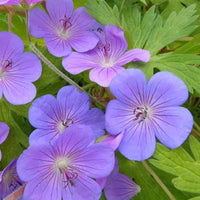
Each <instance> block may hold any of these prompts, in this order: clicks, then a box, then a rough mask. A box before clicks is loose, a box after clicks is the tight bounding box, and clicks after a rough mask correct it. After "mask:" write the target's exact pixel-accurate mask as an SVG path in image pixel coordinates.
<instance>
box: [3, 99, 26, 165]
mask: <svg viewBox="0 0 200 200" xmlns="http://www.w3.org/2000/svg"><path fill="white" fill-rule="evenodd" d="M0 121H1V122H5V123H7V124H8V126H9V127H10V132H9V135H8V138H7V139H6V141H5V142H3V144H1V150H2V160H1V162H0V163H1V164H0V169H3V168H4V167H5V166H7V165H8V163H10V162H11V160H12V159H13V158H17V157H18V156H19V155H20V154H21V153H22V151H23V150H24V148H27V147H28V137H27V135H26V134H25V133H24V132H23V131H22V129H21V128H20V125H19V124H18V123H17V122H16V121H15V119H14V118H13V116H12V113H11V110H10V109H9V106H8V103H7V102H6V100H5V99H4V98H2V99H1V100H0Z"/></svg>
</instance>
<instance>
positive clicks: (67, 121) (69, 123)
mask: <svg viewBox="0 0 200 200" xmlns="http://www.w3.org/2000/svg"><path fill="white" fill-rule="evenodd" d="M73 123H74V122H73V120H72V119H67V120H65V121H62V125H63V126H65V127H66V128H68V127H69V126H70V125H72V124H73Z"/></svg>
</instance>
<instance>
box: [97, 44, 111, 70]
mask: <svg viewBox="0 0 200 200" xmlns="http://www.w3.org/2000/svg"><path fill="white" fill-rule="evenodd" d="M98 49H99V50H100V51H101V53H102V54H103V56H104V60H103V61H102V67H112V66H113V65H114V62H113V61H112V60H110V51H111V47H110V43H109V42H106V43H105V44H103V43H102V42H99V43H98Z"/></svg>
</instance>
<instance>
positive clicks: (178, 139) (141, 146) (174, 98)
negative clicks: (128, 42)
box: [106, 69, 193, 161]
mask: <svg viewBox="0 0 200 200" xmlns="http://www.w3.org/2000/svg"><path fill="white" fill-rule="evenodd" d="M110 90H111V92H112V93H113V94H114V95H115V96H116V98H117V100H112V101H110V102H109V104H108V106H107V109H106V128H107V130H108V131H109V132H110V134H112V135H116V134H118V133H119V132H121V131H122V130H125V133H124V137H123V139H122V141H121V143H120V145H119V151H120V152H121V153H122V154H123V155H124V156H125V157H127V158H128V159H130V160H138V161H141V160H145V159H147V158H149V157H151V156H152V155H153V153H154V151H155V148H156V139H155V138H156V137H157V139H158V140H159V141H160V142H161V143H162V144H164V145H165V146H167V147H169V148H172V149H173V148H177V147H179V146H180V145H181V144H182V143H183V142H184V141H185V140H186V138H187V137H188V136H189V134H190V132H191V130H192V126H193V117H192V115H191V113H190V112H189V111H188V110H187V109H186V108H183V107H180V105H181V104H183V103H184V102H185V101H186V100H187V98H188V90H187V87H186V85H185V84H184V82H183V81H182V80H180V79H179V78H178V77H176V76H175V75H173V74H172V73H170V72H158V73H156V74H155V75H154V76H152V78H151V79H150V81H149V82H148V83H147V80H146V77H145V75H144V74H143V72H142V71H141V70H137V69H128V70H125V71H124V72H122V73H120V74H119V75H118V76H117V77H116V78H114V79H113V81H112V82H111V84H110Z"/></svg>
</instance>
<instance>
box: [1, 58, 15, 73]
mask: <svg viewBox="0 0 200 200" xmlns="http://www.w3.org/2000/svg"><path fill="white" fill-rule="evenodd" d="M12 66H13V62H12V60H5V61H4V63H3V64H2V65H1V72H5V71H6V70H7V69H8V68H12Z"/></svg>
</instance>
